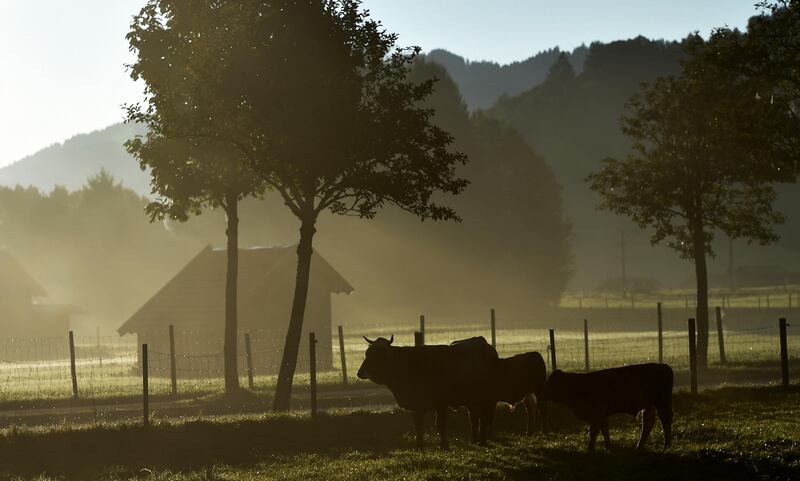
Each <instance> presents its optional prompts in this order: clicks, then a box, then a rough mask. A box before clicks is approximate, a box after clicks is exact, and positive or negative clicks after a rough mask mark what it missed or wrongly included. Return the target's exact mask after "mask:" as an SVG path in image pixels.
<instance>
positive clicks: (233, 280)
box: [224, 195, 239, 394]
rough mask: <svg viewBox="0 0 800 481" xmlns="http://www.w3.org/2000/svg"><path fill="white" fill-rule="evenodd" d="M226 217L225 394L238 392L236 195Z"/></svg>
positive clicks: (228, 203)
mask: <svg viewBox="0 0 800 481" xmlns="http://www.w3.org/2000/svg"><path fill="white" fill-rule="evenodd" d="M225 213H226V215H227V217H228V228H227V230H226V231H225V235H226V236H227V238H228V249H227V250H228V266H227V274H226V278H225V347H224V360H225V393H227V394H231V393H234V392H236V391H238V390H239V369H238V362H237V361H238V356H237V342H238V335H237V334H238V319H237V315H238V313H237V308H238V304H237V303H238V296H237V281H238V275H239V201H238V198H237V196H236V195H229V196H228V197H227V199H226V202H225Z"/></svg>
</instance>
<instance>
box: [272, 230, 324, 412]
mask: <svg viewBox="0 0 800 481" xmlns="http://www.w3.org/2000/svg"><path fill="white" fill-rule="evenodd" d="M315 220H316V219H314V218H313V216H309V218H307V219H302V224H301V226H300V244H299V245H298V246H297V277H296V279H295V285H294V301H293V302H292V314H291V318H290V319H289V329H288V330H287V332H286V344H285V345H284V347H283V359H282V360H281V367H280V371H279V373H278V385H277V386H276V388H275V404H274V405H273V409H274V410H275V411H288V410H289V408H290V400H291V396H292V381H293V379H294V371H295V369H296V368H297V354H298V352H299V350H300V338H301V336H302V333H303V317H304V316H305V312H306V298H307V297H308V282H309V277H310V274H311V255H312V254H313V252H314V251H313V249H312V246H311V243H312V240H313V238H314V234H315V233H316V232H317V230H316V228H315V227H314V224H315Z"/></svg>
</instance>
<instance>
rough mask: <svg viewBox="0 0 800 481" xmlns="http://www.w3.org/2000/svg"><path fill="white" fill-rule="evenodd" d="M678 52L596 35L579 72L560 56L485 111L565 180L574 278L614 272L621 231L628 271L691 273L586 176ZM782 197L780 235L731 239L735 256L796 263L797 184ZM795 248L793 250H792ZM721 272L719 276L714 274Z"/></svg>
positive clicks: (619, 146)
mask: <svg viewBox="0 0 800 481" xmlns="http://www.w3.org/2000/svg"><path fill="white" fill-rule="evenodd" d="M682 56H683V48H682V45H681V44H680V43H678V42H663V41H653V40H648V39H646V38H644V37H638V38H635V39H632V40H626V41H618V42H612V43H608V44H603V43H594V44H592V45H591V47H590V48H589V52H588V55H587V58H586V62H585V64H584V68H583V71H582V72H577V71H575V69H574V67H573V66H572V62H570V61H569V60H568V58H567V57H565V56H561V57H559V59H558V60H557V61H556V63H555V64H554V65H553V66H552V67H551V69H550V71H549V73H548V76H547V78H546V80H545V81H544V82H543V83H542V84H541V85H538V86H536V87H534V88H532V89H530V90H528V91H527V92H524V93H522V94H520V95H518V96H515V97H505V98H502V99H500V101H499V102H497V104H496V105H495V106H494V107H492V108H491V109H489V110H488V111H487V115H489V116H491V117H492V118H496V119H499V120H502V121H504V122H507V123H508V124H510V125H512V126H513V127H514V128H515V129H516V130H517V131H519V132H520V133H521V134H522V136H523V137H524V138H525V139H526V140H527V142H528V143H529V144H530V145H531V146H532V147H533V148H534V149H535V150H536V151H537V152H539V153H540V154H542V156H543V157H544V159H545V160H546V161H547V162H548V164H550V165H551V166H552V168H553V170H554V171H555V173H556V176H557V179H558V181H559V182H560V183H561V184H562V185H563V187H564V199H565V208H566V213H567V215H568V217H569V219H570V220H571V221H572V222H573V224H574V226H575V243H574V252H575V256H576V265H578V266H580V267H579V269H578V270H577V273H576V281H577V282H576V285H578V286H581V287H591V286H595V285H598V284H600V283H601V282H603V281H604V280H605V279H608V278H610V277H619V273H620V269H621V266H620V264H621V262H620V259H621V248H620V243H621V234H620V232H621V231H622V230H624V231H625V235H626V251H627V252H626V257H627V260H628V265H629V266H636V267H631V269H632V271H633V272H628V274H629V275H637V276H645V277H652V278H656V279H660V280H662V281H664V283H665V284H666V285H676V284H680V283H682V282H683V281H685V280H686V279H687V278H689V277H691V276H692V275H693V273H692V271H691V265H690V264H689V263H684V262H675V260H674V258H673V256H672V255H671V254H670V253H669V252H668V251H667V250H666V248H660V247H655V248H653V247H651V246H650V245H649V234H648V233H646V232H642V231H641V230H639V229H638V228H637V227H636V226H635V225H633V224H632V223H631V222H628V221H626V220H624V219H622V218H620V217H617V216H614V215H612V214H609V213H607V212H600V211H597V210H596V206H597V204H598V201H599V199H598V197H597V196H596V195H595V194H593V193H591V192H590V191H589V189H588V186H587V185H586V182H585V178H586V176H587V175H588V174H589V173H591V172H592V171H594V170H596V169H598V168H599V166H600V161H601V160H602V159H603V158H605V157H609V156H615V157H624V156H625V155H626V153H627V150H628V148H629V142H628V140H627V139H626V137H625V136H624V135H623V134H622V132H621V131H620V128H619V118H620V116H621V114H622V112H623V110H624V108H625V104H626V103H627V101H628V99H630V97H631V96H632V95H634V94H636V93H637V92H638V90H639V87H640V85H641V83H642V82H648V81H652V80H654V79H655V78H657V77H659V76H665V75H673V74H676V73H678V72H679V68H680V64H679V61H680V59H681V57H682ZM782 191H783V192H784V197H783V199H782V202H781V203H780V205H781V207H782V208H783V210H784V211H785V212H786V213H787V214H788V215H789V220H788V222H787V224H786V225H785V226H784V227H782V228H781V229H780V231H781V233H782V235H783V237H784V238H783V240H782V241H781V242H779V243H778V244H777V245H776V246H772V247H768V248H761V247H749V246H747V245H745V244H744V243H739V242H737V243H736V244H735V246H734V249H735V253H736V256H735V257H736V261H735V262H737V264H739V265H741V264H756V265H758V264H766V265H784V264H787V265H795V266H797V265H798V264H799V263H800V260H799V259H798V256H797V253H798V251H797V246H798V245H800V242H798V241H800V236H799V235H798V234H799V233H800V215H798V214H800V210H798V208H797V205H800V203H797V202H794V201H793V199H797V198H798V196H797V194H796V192H797V191H798V189H797V188H796V187H794V186H791V187H787V188H784V189H782ZM727 244H728V243H727V241H726V240H725V239H721V240H719V247H718V248H717V249H716V250H717V252H718V253H719V254H720V255H721V259H717V260H716V264H712V273H718V274H721V273H722V272H724V271H725V270H726V269H727V258H728V256H727V250H728V247H727ZM792 250H794V252H792ZM716 277H717V278H721V277H723V276H716Z"/></svg>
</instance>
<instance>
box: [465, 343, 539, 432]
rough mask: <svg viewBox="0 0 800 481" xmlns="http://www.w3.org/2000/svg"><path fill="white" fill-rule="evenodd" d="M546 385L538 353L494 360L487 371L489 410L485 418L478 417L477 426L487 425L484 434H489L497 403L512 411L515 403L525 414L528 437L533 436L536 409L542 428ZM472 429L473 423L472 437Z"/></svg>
mask: <svg viewBox="0 0 800 481" xmlns="http://www.w3.org/2000/svg"><path fill="white" fill-rule="evenodd" d="M546 383H547V367H546V366H545V364H544V359H543V358H542V355H541V354H539V353H538V352H526V353H525V354H518V355H516V356H512V357H509V358H505V359H497V360H496V361H495V362H494V363H493V364H492V366H491V368H490V369H489V396H490V397H491V404H490V406H491V409H489V410H488V413H489V415H488V416H486V415H484V416H482V417H480V420H481V422H483V421H484V419H485V420H486V422H487V423H488V426H487V427H486V430H487V432H488V433H489V434H491V432H492V422H493V420H494V406H495V404H496V403H498V402H502V403H506V404H510V405H511V406H512V408H513V407H515V406H516V405H517V404H519V403H524V404H525V410H526V411H527V413H528V427H527V430H526V434H527V435H528V436H531V435H533V428H534V421H535V420H536V410H537V407H538V408H540V410H541V412H542V426H543V427H544V426H545V405H544V403H541V401H543V400H544V395H545V386H546ZM470 415H472V412H471V413H470ZM473 419H474V418H473ZM476 429H477V427H476V426H475V421H473V424H472V430H473V437H474V436H475V431H476Z"/></svg>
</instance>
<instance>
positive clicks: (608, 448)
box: [600, 418, 611, 451]
mask: <svg viewBox="0 0 800 481" xmlns="http://www.w3.org/2000/svg"><path fill="white" fill-rule="evenodd" d="M600 430H601V431H602V432H603V441H604V443H605V446H606V451H611V437H610V436H609V435H608V418H605V419H603V422H602V423H601V424H600Z"/></svg>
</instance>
